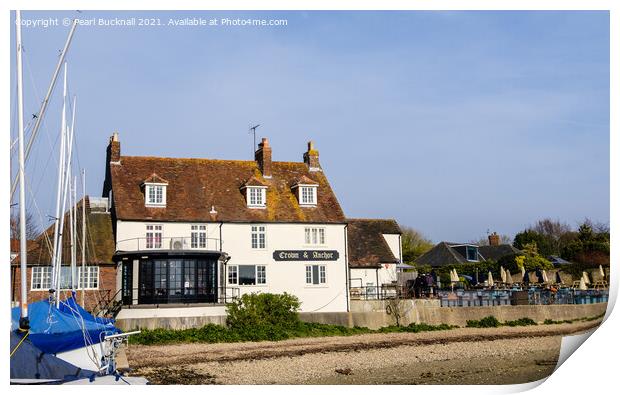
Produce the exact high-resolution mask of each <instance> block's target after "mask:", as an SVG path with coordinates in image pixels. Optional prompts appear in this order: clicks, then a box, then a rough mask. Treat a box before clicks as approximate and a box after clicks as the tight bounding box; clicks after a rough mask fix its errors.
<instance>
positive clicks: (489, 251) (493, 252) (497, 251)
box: [478, 244, 523, 262]
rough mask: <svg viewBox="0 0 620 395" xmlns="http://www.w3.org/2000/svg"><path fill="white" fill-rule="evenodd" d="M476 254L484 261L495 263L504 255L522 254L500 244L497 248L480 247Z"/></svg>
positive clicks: (508, 245)
mask: <svg viewBox="0 0 620 395" xmlns="http://www.w3.org/2000/svg"><path fill="white" fill-rule="evenodd" d="M478 252H479V253H480V255H482V256H483V257H484V259H485V260H489V259H491V260H493V261H496V262H497V260H498V259H500V258H502V257H504V256H506V255H515V254H522V253H523V252H521V250H519V249H517V248H515V247H513V246H511V245H510V244H500V245H497V246H480V247H478Z"/></svg>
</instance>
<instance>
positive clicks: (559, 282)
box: [555, 270, 563, 284]
mask: <svg viewBox="0 0 620 395" xmlns="http://www.w3.org/2000/svg"><path fill="white" fill-rule="evenodd" d="M555 282H556V283H558V284H563V282H562V277H560V271H559V270H558V271H557V272H555Z"/></svg>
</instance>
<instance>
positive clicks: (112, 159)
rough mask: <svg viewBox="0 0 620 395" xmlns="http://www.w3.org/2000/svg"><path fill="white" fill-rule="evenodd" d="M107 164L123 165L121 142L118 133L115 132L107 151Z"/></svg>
mask: <svg viewBox="0 0 620 395" xmlns="http://www.w3.org/2000/svg"><path fill="white" fill-rule="evenodd" d="M107 162H108V163H114V164H120V163H121V142H120V141H119V140H118V132H114V133H113V134H112V136H111V137H110V143H109V144H108V150H107Z"/></svg>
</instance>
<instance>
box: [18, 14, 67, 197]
mask: <svg viewBox="0 0 620 395" xmlns="http://www.w3.org/2000/svg"><path fill="white" fill-rule="evenodd" d="M76 27H77V19H74V20H73V24H72V25H71V30H70V31H69V35H68V36H67V40H66V41H65V46H64V47H63V49H62V52H60V57H59V58H58V63H57V64H56V69H54V74H53V75H52V81H50V85H49V87H48V88H47V93H46V94H45V99H43V103H41V108H40V109H39V113H38V114H37V115H38V116H37V120H36V122H35V124H34V127H33V128H32V133H31V134H30V139H28V144H27V145H26V153H25V155H26V156H25V158H24V165H25V162H26V161H27V160H28V156H29V155H30V150H31V148H32V144H33V143H34V139H35V137H36V136H37V133H38V132H39V127H40V126H41V123H42V122H43V117H44V116H45V111H46V110H47V105H48V104H49V102H50V97H51V96H52V92H53V91H54V87H55V86H56V81H57V80H58V73H59V72H60V68H61V66H62V64H63V63H64V61H65V57H66V56H67V51H68V50H69V45H70V44H71V40H72V39H73V33H74V32H75V28H76ZM16 187H17V178H15V180H14V181H13V182H12V184H11V200H13V195H14V194H15V188H16Z"/></svg>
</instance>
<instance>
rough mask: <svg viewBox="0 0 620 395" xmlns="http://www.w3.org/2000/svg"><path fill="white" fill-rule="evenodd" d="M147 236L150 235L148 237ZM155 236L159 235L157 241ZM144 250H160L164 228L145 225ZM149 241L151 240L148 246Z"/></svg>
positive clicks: (157, 225)
mask: <svg viewBox="0 0 620 395" xmlns="http://www.w3.org/2000/svg"><path fill="white" fill-rule="evenodd" d="M149 234H150V235H151V236H150V237H149ZM157 235H159V240H157ZM145 239H146V249H147V250H157V249H161V248H162V245H163V240H164V227H163V225H159V224H148V225H146V238H145ZM149 239H150V240H151V243H150V246H149Z"/></svg>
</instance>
